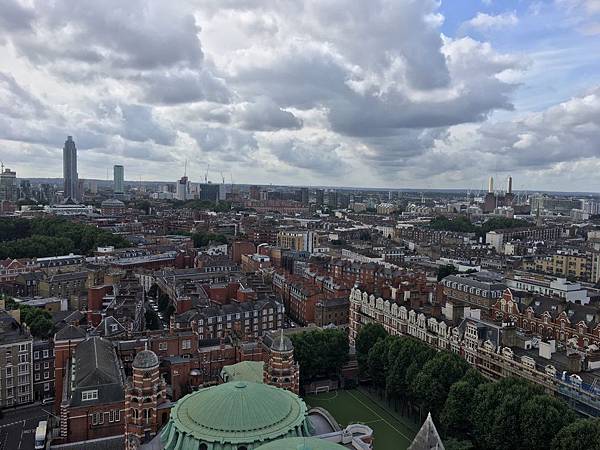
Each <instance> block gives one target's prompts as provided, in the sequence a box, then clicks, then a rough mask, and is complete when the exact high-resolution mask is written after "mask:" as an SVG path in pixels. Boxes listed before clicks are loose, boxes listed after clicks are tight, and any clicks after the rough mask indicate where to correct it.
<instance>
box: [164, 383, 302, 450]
mask: <svg viewBox="0 0 600 450" xmlns="http://www.w3.org/2000/svg"><path fill="white" fill-rule="evenodd" d="M309 435H310V432H309V423H308V420H307V410H306V404H305V403H304V401H302V399H301V398H299V397H298V396H297V395H296V394H294V393H292V392H289V391H287V390H284V389H280V388H277V387H274V386H269V385H266V384H262V383H252V382H246V381H238V382H230V383H224V384H221V385H218V386H213V387H209V388H205V389H201V390H199V391H196V392H194V393H192V394H189V395H187V396H185V397H183V398H182V399H181V400H179V401H178V402H177V404H176V405H175V407H174V408H173V409H172V410H171V418H170V420H169V422H168V424H167V426H166V427H165V429H164V430H163V432H162V433H161V440H162V442H163V444H164V446H165V449H167V450H182V449H186V448H207V449H212V450H224V449H233V450H237V449H245V450H251V449H255V448H256V447H258V446H260V445H261V444H263V443H267V442H270V441H273V440H276V439H281V438H287V437H302V436H309ZM203 444H204V445H205V447H203V446H202V445H203Z"/></svg>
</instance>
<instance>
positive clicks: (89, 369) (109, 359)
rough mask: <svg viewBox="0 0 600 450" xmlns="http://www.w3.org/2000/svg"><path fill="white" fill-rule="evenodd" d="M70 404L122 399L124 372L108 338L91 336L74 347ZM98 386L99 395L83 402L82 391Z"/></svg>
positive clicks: (107, 401)
mask: <svg viewBox="0 0 600 450" xmlns="http://www.w3.org/2000/svg"><path fill="white" fill-rule="evenodd" d="M72 370H73V372H74V373H73V375H74V378H73V383H72V389H71V406H81V405H84V404H85V405H92V404H102V403H113V402H118V401H122V400H123V399H124V374H123V370H122V368H121V366H120V363H119V360H118V358H117V354H116V352H115V350H114V347H113V345H112V343H111V342H110V341H107V340H105V339H103V338H101V337H98V336H94V337H90V338H88V339H86V340H85V341H83V342H81V343H79V344H78V345H77V347H76V348H75V357H74V366H73V367H72ZM92 389H97V390H98V399H97V400H87V401H84V402H82V400H81V392H83V391H87V390H92Z"/></svg>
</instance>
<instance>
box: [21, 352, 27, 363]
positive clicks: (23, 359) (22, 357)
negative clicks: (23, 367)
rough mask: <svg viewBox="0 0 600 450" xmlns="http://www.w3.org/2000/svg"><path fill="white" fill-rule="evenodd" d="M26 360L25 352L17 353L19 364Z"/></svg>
mask: <svg viewBox="0 0 600 450" xmlns="http://www.w3.org/2000/svg"><path fill="white" fill-rule="evenodd" d="M26 362H27V353H25V354H23V355H19V364H22V363H26Z"/></svg>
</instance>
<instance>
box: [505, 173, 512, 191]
mask: <svg viewBox="0 0 600 450" xmlns="http://www.w3.org/2000/svg"><path fill="white" fill-rule="evenodd" d="M506 193H507V194H512V177H510V176H509V177H508V180H506Z"/></svg>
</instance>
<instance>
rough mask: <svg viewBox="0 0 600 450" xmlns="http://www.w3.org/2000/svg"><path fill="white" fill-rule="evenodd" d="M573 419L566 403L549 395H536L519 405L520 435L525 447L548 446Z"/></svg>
mask: <svg viewBox="0 0 600 450" xmlns="http://www.w3.org/2000/svg"><path fill="white" fill-rule="evenodd" d="M574 420H575V414H574V413H573V412H572V411H571V410H570V409H569V407H568V406H567V404H566V403H564V402H563V401H561V400H558V399H557V398H554V397H550V396H549V395H545V394H544V395H536V396H535V397H532V398H530V399H529V400H528V401H527V402H525V404H523V406H522V407H521V433H520V435H521V437H522V439H523V443H524V444H525V448H528V449H540V450H543V449H547V448H550V444H551V442H552V439H553V438H554V436H555V435H556V433H557V432H558V431H559V430H560V429H562V428H563V427H564V426H566V425H568V424H570V423H571V422H573V421H574Z"/></svg>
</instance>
